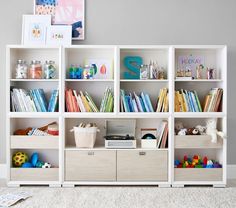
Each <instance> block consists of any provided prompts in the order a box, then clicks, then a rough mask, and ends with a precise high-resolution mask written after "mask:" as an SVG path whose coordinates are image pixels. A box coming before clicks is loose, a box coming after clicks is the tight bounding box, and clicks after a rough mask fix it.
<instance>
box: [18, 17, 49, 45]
mask: <svg viewBox="0 0 236 208" xmlns="http://www.w3.org/2000/svg"><path fill="white" fill-rule="evenodd" d="M50 25H51V16H50V15H23V23H22V44H23V45H45V44H46V36H47V28H48V27H49V26H50Z"/></svg>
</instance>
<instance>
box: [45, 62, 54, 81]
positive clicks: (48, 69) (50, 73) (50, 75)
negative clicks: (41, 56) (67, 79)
mask: <svg viewBox="0 0 236 208" xmlns="http://www.w3.org/2000/svg"><path fill="white" fill-rule="evenodd" d="M55 78H56V66H55V61H46V62H45V64H44V79H55Z"/></svg>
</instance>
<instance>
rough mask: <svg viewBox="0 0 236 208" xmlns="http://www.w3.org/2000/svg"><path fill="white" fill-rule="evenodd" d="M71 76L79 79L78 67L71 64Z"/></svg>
mask: <svg viewBox="0 0 236 208" xmlns="http://www.w3.org/2000/svg"><path fill="white" fill-rule="evenodd" d="M69 78H70V79H77V67H76V66H75V65H73V64H71V66H70V68H69Z"/></svg>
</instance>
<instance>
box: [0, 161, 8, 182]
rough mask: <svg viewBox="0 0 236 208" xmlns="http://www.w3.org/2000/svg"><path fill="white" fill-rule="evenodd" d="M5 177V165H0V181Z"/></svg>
mask: <svg viewBox="0 0 236 208" xmlns="http://www.w3.org/2000/svg"><path fill="white" fill-rule="evenodd" d="M6 177H7V165H6V164H0V179H2V178H4V179H5V178H6Z"/></svg>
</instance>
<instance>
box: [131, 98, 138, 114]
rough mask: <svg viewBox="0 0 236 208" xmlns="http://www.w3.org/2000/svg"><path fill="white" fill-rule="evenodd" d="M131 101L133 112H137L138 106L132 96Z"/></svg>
mask: <svg viewBox="0 0 236 208" xmlns="http://www.w3.org/2000/svg"><path fill="white" fill-rule="evenodd" d="M132 103H133V106H134V112H138V106H137V103H136V102H135V99H134V98H133V99H132Z"/></svg>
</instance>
